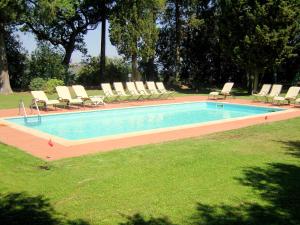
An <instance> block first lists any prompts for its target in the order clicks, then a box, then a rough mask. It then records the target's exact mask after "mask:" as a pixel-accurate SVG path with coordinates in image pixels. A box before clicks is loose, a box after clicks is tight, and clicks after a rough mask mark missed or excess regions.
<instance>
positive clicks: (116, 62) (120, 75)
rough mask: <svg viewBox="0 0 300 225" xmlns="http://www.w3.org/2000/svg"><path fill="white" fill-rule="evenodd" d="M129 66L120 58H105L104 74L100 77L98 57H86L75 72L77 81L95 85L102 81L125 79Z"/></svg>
mask: <svg viewBox="0 0 300 225" xmlns="http://www.w3.org/2000/svg"><path fill="white" fill-rule="evenodd" d="M128 73H130V66H129V64H128V63H126V62H125V61H124V60H122V59H118V58H106V68H105V71H104V76H103V77H100V62H99V57H92V58H90V59H88V60H87V61H86V62H85V63H84V64H83V66H82V67H81V68H80V69H79V71H78V72H77V83H80V84H83V85H87V86H97V85H99V84H100V83H102V82H114V81H126V80H127V78H128Z"/></svg>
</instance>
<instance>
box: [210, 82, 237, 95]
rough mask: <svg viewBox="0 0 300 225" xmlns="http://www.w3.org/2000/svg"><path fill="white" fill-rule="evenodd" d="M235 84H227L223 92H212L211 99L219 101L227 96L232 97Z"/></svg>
mask: <svg viewBox="0 0 300 225" xmlns="http://www.w3.org/2000/svg"><path fill="white" fill-rule="evenodd" d="M233 85H234V83H233V82H227V83H225V84H224V86H223V89H222V90H221V91H213V92H210V93H209V95H208V98H209V99H219V98H226V97H227V96H230V95H231V94H230V92H231V89H232V87H233Z"/></svg>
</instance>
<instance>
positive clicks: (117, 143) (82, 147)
mask: <svg viewBox="0 0 300 225" xmlns="http://www.w3.org/2000/svg"><path fill="white" fill-rule="evenodd" d="M195 101H208V100H207V97H205V96H186V97H178V98H176V99H171V100H155V101H154V100H153V101H143V102H125V103H118V104H109V105H106V106H104V107H99V108H97V110H101V109H113V108H124V107H127V108H128V107H136V106H150V105H157V104H169V103H183V102H195ZM222 102H227V103H236V104H246V105H252V106H261V107H271V105H270V104H264V103H254V102H252V101H250V100H243V99H231V98H230V99H228V100H226V101H222ZM281 108H287V110H285V111H279V112H273V113H268V114H261V115H255V116H249V117H243V118H236V119H228V120H222V121H214V122H208V123H205V124H196V125H187V126H182V127H176V128H172V129H169V128H167V129H165V128H163V129H159V130H155V131H150V132H138V133H133V134H130V135H123V136H116V137H111V138H106V139H102V140H100V139H98V140H97V139H93V140H88V141H75V142H73V141H72V143H71V144H70V142H69V143H68V141H67V142H66V141H65V139H62V138H57V137H50V136H49V135H40V134H39V133H35V132H32V131H29V132H30V133H29V132H28V130H24V129H20V127H18V126H17V127H16V126H14V125H12V124H10V123H9V124H8V123H5V122H3V121H0V141H1V142H3V143H5V144H8V145H11V146H14V147H17V148H19V149H22V150H24V151H25V152H27V153H29V154H31V155H34V156H36V157H39V158H41V159H44V160H58V159H62V158H69V157H77V156H81V155H85V154H91V153H97V152H106V151H111V150H115V149H121V148H128V147H134V146H139V145H146V144H153V143H160V142H165V141H172V140H178V139H184V138H191V137H198V136H201V135H205V134H210V133H214V132H220V131H226V130H231V129H238V128H242V127H246V126H250V125H255V124H262V123H267V122H273V121H279V120H285V119H290V118H295V117H300V109H299V108H293V107H290V106H284V107H281ZM91 109H92V110H94V109H93V108H91ZM79 110H81V111H88V110H90V109H82V108H81V109H78V110H77V109H75V110H72V111H71V112H77V111H79ZM17 112H18V110H17V109H10V110H0V119H3V118H4V117H15V116H17ZM62 112H70V110H59V111H49V112H42V114H52V113H62ZM266 116H267V117H266ZM49 139H51V143H49ZM49 144H50V145H52V144H53V145H52V146H50V145H49Z"/></svg>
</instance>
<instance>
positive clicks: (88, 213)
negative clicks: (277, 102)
mask: <svg viewBox="0 0 300 225" xmlns="http://www.w3.org/2000/svg"><path fill="white" fill-rule="evenodd" d="M299 127H300V118H297V119H293V120H288V121H282V122H276V123H271V124H264V125H259V126H252V127H248V128H243V129H239V130H234V131H229V132H224V133H218V134H213V135H208V136H204V137H200V138H194V139H186V140H180V141H173V142H168V143H161V144H155V145H146V146H142V147H136V148H131V149H124V150H117V151H112V152H108V153H103V154H94V155H88V156H83V157H79V158H71V159H65V160H60V161H55V162H48V163H46V162H44V161H41V160H39V159H36V158H34V157H32V156H30V155H27V154H25V153H23V152H22V151H20V150H18V149H15V148H12V147H9V146H6V145H3V144H2V145H0V193H2V196H0V219H1V211H5V210H6V211H5V212H7V209H8V208H9V207H7V205H9V203H6V205H5V204H3V200H2V205H1V198H2V199H3V198H4V199H5V197H4V196H7V194H9V193H21V192H22V193H26V194H24V198H25V199H29V201H33V200H32V197H36V196H41V197H39V198H42V199H44V198H47V199H49V202H50V204H51V206H52V207H53V208H54V209H55V211H56V212H58V213H59V214H61V215H62V216H63V217H64V218H65V219H67V220H70V221H75V220H78V219H80V221H81V223H76V224H82V225H83V224H85V225H86V224H91V225H95V224H103V225H106V224H112V225H114V224H127V225H171V224H195V225H196V224H198V225H200V224H207V225H208V224H210V225H220V224H222V225H225V224H226V225H227V224H228V225H229V224H236V225H237V224H250V225H254V224H276V225H279V224H293V225H296V224H299V222H300V216H299V215H300V213H299V212H300V201H299V199H300V198H299V196H300V160H299V156H300V138H299V137H300V129H299ZM33 144H34V143H33ZM45 148H46V143H45ZM100 148H101V146H99V149H100ZM41 151H42V149H41ZM22 195H23V194H22ZM26 196H27V197H26ZM28 196H29V197H28ZM13 198H14V197H13ZM17 199H18V198H17ZM25 202H26V201H25ZM27 202H28V201H27ZM17 204H21V205H24V201H19V202H18V201H17ZM3 205H5V206H6V207H4V206H3ZM25 205H26V204H25ZM41 207H42V205H39V207H38V208H41ZM20 208H21V209H22V207H20ZM27 208H28V207H27ZM33 208H34V207H33ZM46 209H47V207H46ZM18 210H19V211H21V210H20V209H18ZM33 210H34V209H33ZM19 211H17V212H19ZM37 211H39V212H40V211H41V209H39V210H37ZM13 212H15V211H13ZM26 212H27V211H26ZM51 213H53V212H52V211H51V210H49V214H51ZM2 215H3V214H2ZM4 215H5V214H4ZM22 215H23V214H22ZM26 215H28V217H29V215H30V214H28V213H25V214H24V215H23V216H25V217H26ZM16 218H17V217H16ZM83 221H84V222H83ZM274 221H275V222H274ZM14 224H22V223H14ZM28 224H30V223H28ZM31 224H39V223H31ZM41 224H53V223H45V222H44V223H41ZM54 224H55V223H54ZM69 224H75V223H69Z"/></svg>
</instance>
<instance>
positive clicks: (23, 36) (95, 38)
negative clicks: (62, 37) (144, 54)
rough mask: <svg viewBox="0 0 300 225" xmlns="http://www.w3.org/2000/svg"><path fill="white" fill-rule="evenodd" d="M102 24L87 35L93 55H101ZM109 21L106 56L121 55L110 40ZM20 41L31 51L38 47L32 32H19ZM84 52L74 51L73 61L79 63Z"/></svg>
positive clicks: (87, 44) (90, 52) (86, 39)
mask: <svg viewBox="0 0 300 225" xmlns="http://www.w3.org/2000/svg"><path fill="white" fill-rule="evenodd" d="M100 30H101V24H99V26H98V27H97V29H95V30H90V31H88V33H87V35H85V43H86V47H87V49H88V54H89V55H91V56H99V55H100V43H101V31H100ZM108 30H109V23H108V24H107V26H106V56H108V57H120V56H119V55H118V52H117V49H116V48H115V46H113V45H112V44H111V42H110V40H109V37H108V34H109V31H108ZM18 35H19V37H20V41H21V42H22V43H23V47H24V48H25V49H26V50H27V51H28V52H29V53H31V52H32V51H34V50H35V48H36V40H35V38H34V35H33V34H32V33H30V32H27V33H22V32H18ZM81 57H82V54H81V53H80V52H79V51H74V52H73V54H72V59H71V62H72V63H78V62H80V61H81Z"/></svg>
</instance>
